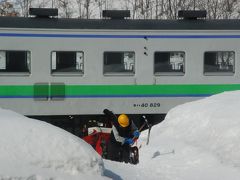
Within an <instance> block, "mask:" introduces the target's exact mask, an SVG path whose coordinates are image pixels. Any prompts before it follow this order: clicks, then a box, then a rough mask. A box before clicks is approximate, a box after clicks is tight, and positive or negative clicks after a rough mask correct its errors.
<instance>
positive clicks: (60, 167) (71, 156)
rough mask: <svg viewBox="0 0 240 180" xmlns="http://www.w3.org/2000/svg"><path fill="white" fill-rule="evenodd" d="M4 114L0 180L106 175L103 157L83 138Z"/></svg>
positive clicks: (0, 118) (0, 131)
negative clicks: (104, 173)
mask: <svg viewBox="0 0 240 180" xmlns="http://www.w3.org/2000/svg"><path fill="white" fill-rule="evenodd" d="M0 114H1V116H0V124H1V126H0V179H8V178H10V177H11V178H15V179H27V178H31V179H43V178H46V177H49V178H47V179H50V178H52V179H54V177H60V179H69V177H70V176H72V177H77V178H78V179H79V177H84V178H86V177H88V176H95V177H96V176H97V177H98V176H101V175H102V174H103V169H104V166H103V162H102V159H101V157H100V156H99V155H98V154H97V153H96V152H95V151H94V150H93V148H92V147H91V146H90V145H88V144H87V143H85V142H84V141H83V140H81V139H80V138H78V137H76V136H74V135H72V134H70V133H68V132H66V131H64V130H62V129H60V128H57V127H55V126H52V125H50V124H48V123H45V122H41V121H38V120H33V119H30V118H26V117H24V116H22V115H20V114H17V113H14V112H12V111H9V110H4V109H0ZM42 175H43V176H42ZM64 177H65V178H64ZM11 178H10V179H11ZM93 179H94V178H93Z"/></svg>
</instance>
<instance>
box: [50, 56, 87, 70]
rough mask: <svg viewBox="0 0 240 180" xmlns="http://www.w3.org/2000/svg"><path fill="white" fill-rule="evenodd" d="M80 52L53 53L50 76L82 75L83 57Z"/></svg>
mask: <svg viewBox="0 0 240 180" xmlns="http://www.w3.org/2000/svg"><path fill="white" fill-rule="evenodd" d="M83 55H84V54H83V52H81V51H53V52H52V54H51V72H52V74H83V63H84V57H83Z"/></svg>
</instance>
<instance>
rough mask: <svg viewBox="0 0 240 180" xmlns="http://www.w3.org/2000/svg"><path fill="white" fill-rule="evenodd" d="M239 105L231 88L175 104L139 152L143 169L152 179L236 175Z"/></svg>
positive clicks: (239, 169) (238, 170) (187, 179)
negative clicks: (228, 90)
mask: <svg viewBox="0 0 240 180" xmlns="http://www.w3.org/2000/svg"><path fill="white" fill-rule="evenodd" d="M239 107H240V91H232V92H225V93H222V94H218V95H214V96H211V97H208V98H205V99H202V100H198V101H195V102H190V103H186V104H183V105H180V106H178V107H175V108H173V109H172V110H170V112H169V113H168V115H167V116H166V118H165V120H164V122H162V123H161V124H159V125H158V126H155V127H153V129H152V134H151V139H150V145H149V147H146V148H143V149H142V150H141V151H140V157H141V160H140V161H141V164H140V166H141V168H142V169H144V171H151V170H153V169H154V173H153V175H152V176H151V177H152V179H158V178H159V177H161V178H159V179H164V180H166V179H169V180H170V179H171V180H172V179H179V180H192V179H194V180H198V179H199V180H200V179H207V180H214V179H216V180H224V179H231V180H237V179H239V177H240V153H239V149H240V143H239V139H240V111H239ZM144 135H145V136H146V134H144ZM142 138H143V140H144V137H143V136H142ZM145 138H146V137H145Z"/></svg>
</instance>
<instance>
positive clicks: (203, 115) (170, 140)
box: [0, 91, 240, 180]
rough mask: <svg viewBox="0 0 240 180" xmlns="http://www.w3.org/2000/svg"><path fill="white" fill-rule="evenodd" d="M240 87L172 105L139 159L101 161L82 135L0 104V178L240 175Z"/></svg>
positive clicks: (153, 179) (218, 179) (188, 179)
mask: <svg viewBox="0 0 240 180" xmlns="http://www.w3.org/2000/svg"><path fill="white" fill-rule="evenodd" d="M239 107H240V91H232V92H225V93H222V94H218V95H214V96H211V97H208V98H205V99H202V100H199V101H195V102H191V103H186V104H183V105H180V106H178V107H176V108H173V109H172V110H171V111H170V112H169V113H168V115H167V116H166V119H165V120H164V121H163V122H162V123H160V124H158V125H156V126H154V127H153V128H152V131H151V136H150V143H149V145H146V138H147V131H145V132H143V133H142V134H141V136H140V139H139V141H138V146H139V145H141V148H140V150H139V151H140V163H139V164H138V165H130V164H125V163H118V162H112V161H109V160H102V159H101V158H100V157H99V156H98V155H97V153H95V152H94V151H93V149H92V148H91V146H89V145H88V144H86V143H85V142H83V141H82V140H81V139H79V138H77V137H75V136H73V135H71V134H69V133H67V132H65V131H64V130H61V129H59V128H56V127H54V126H52V125H49V124H47V123H43V122H40V121H36V120H32V119H28V118H25V117H23V116H21V115H19V114H16V113H13V112H11V111H6V110H3V109H0V114H1V116H0V123H1V126H0V179H4V180H10V179H11V180H15V179H16V180H20V179H21V180H43V179H44V180H45V179H46V180H47V179H52V180H55V179H66V180H68V179H69V180H71V179H74V180H75V179H89V180H96V179H116V180H121V179H123V180H125V179H126V180H128V179H129V180H134V179H138V180H145V179H149V180H159V179H160V180H202V179H204V180H226V179H229V180H238V179H239V178H240V153H239V150H240V143H239V139H240V111H239Z"/></svg>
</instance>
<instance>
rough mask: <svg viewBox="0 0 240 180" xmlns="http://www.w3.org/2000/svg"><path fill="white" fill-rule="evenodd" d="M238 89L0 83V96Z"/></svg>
mask: <svg viewBox="0 0 240 180" xmlns="http://www.w3.org/2000/svg"><path fill="white" fill-rule="evenodd" d="M232 90H240V84H215V85H206V84H187V85H182V84H181V85H180V84H174V85H173V84H172V85H166V84H165V85H61V84H54V85H52V86H48V85H41V84H40V85H34V86H31V85H1V86H0V96H36V95H39V96H41V95H48V94H49V93H51V95H63V94H64V95H65V96H84V95H86V96H89V95H90V96H91V95H93V96H94V95H184V94H188V95H191V94H216V93H220V92H223V91H232Z"/></svg>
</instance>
